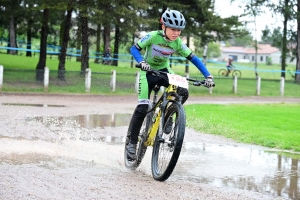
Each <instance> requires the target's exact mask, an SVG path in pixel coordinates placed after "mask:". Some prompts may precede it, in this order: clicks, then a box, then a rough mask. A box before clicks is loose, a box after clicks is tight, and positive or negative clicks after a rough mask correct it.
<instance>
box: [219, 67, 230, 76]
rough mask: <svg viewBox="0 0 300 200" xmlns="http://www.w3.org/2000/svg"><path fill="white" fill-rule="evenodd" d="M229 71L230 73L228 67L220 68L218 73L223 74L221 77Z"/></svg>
mask: <svg viewBox="0 0 300 200" xmlns="http://www.w3.org/2000/svg"><path fill="white" fill-rule="evenodd" d="M227 73H228V71H227V70H226V69H220V70H219V72H218V75H219V76H221V77H222V76H228V74H227Z"/></svg>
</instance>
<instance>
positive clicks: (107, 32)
mask: <svg viewBox="0 0 300 200" xmlns="http://www.w3.org/2000/svg"><path fill="white" fill-rule="evenodd" d="M108 48H110V25H109V24H108V25H106V26H105V27H104V51H105V50H107V49H108Z"/></svg>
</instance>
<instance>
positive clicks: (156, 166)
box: [151, 102, 186, 181]
mask: <svg viewBox="0 0 300 200" xmlns="http://www.w3.org/2000/svg"><path fill="white" fill-rule="evenodd" d="M170 119H173V125H172V131H171V132H170V133H169V134H167V133H166V132H165V129H164V128H162V135H161V136H162V138H163V139H164V142H161V140H160V137H159V135H160V134H159V132H158V134H157V135H156V138H155V142H154V146H153V152H152V160H151V169H152V176H153V178H154V179H155V180H158V181H165V180H167V179H168V178H169V177H170V175H171V174H172V172H173V170H174V168H175V166H176V163H177V161H178V158H179V155H180V151H181V148H182V143H183V138H184V133H185V125H186V116H185V111H184V109H183V106H182V104H180V103H178V102H174V103H172V104H171V105H170V106H169V107H168V108H167V109H166V112H165V120H164V125H163V127H164V126H165V124H166V123H167V122H168V120H170ZM167 142H170V143H167Z"/></svg>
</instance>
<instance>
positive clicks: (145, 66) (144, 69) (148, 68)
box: [140, 61, 151, 71]
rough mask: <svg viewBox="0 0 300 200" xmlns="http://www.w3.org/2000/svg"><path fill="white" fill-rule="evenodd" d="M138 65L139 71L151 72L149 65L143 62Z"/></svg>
mask: <svg viewBox="0 0 300 200" xmlns="http://www.w3.org/2000/svg"><path fill="white" fill-rule="evenodd" d="M140 65H141V69H142V70H143V71H150V70H151V68H150V65H149V64H148V63H146V62H145V61H142V62H140Z"/></svg>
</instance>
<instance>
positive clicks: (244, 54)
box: [221, 44, 289, 64]
mask: <svg viewBox="0 0 300 200" xmlns="http://www.w3.org/2000/svg"><path fill="white" fill-rule="evenodd" d="M221 51H222V53H221V58H222V59H224V60H227V59H228V58H229V57H232V58H233V59H234V60H235V61H237V62H253V63H254V62H255V49H254V47H234V46H231V47H222V49H221ZM269 57H271V59H272V63H274V64H280V63H281V52H280V50H279V49H278V48H276V47H272V46H271V45H270V44H258V49H257V62H258V63H266V61H267V58H269ZM288 60H289V59H287V62H288Z"/></svg>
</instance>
